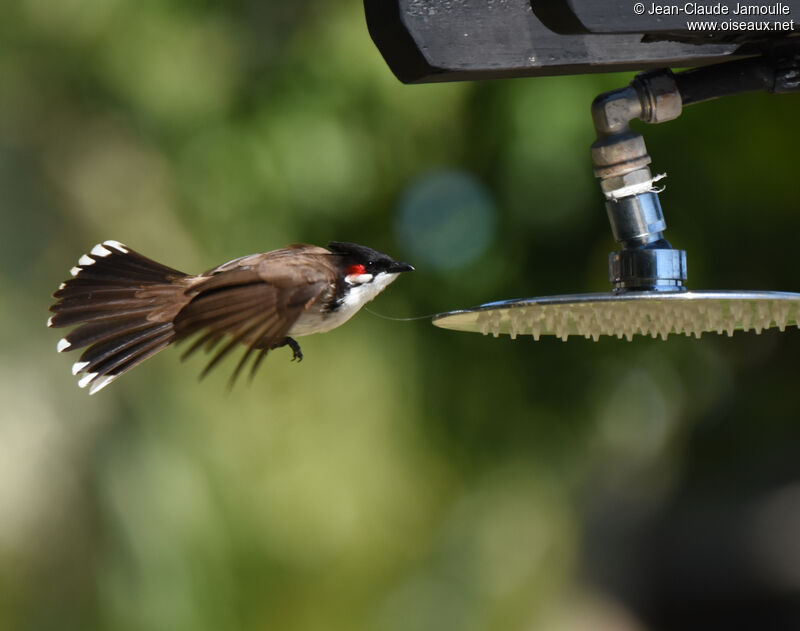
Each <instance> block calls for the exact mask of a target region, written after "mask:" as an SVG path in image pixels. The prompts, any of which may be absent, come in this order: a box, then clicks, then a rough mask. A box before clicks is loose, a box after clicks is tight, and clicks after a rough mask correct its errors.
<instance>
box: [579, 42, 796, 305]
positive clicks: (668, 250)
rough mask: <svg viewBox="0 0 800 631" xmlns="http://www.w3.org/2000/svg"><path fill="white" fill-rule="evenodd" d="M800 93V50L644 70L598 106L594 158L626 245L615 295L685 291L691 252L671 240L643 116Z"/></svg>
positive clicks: (615, 259) (613, 262) (668, 116)
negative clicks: (734, 98) (727, 99)
mask: <svg viewBox="0 0 800 631" xmlns="http://www.w3.org/2000/svg"><path fill="white" fill-rule="evenodd" d="M758 90H767V91H769V92H773V93H778V94H780V93H790V92H798V91H800V47H799V46H797V45H793V46H792V47H790V48H788V49H785V50H784V52H783V53H781V54H774V55H772V56H770V57H769V58H767V57H758V58H754V59H745V60H740V61H734V62H728V63H724V64H718V65H714V66H706V67H703V68H697V69H692V70H687V71H684V72H680V73H676V74H674V73H672V71H670V70H669V69H663V70H655V71H650V72H644V73H641V74H638V75H637V76H636V77H635V78H634V79H633V81H632V82H631V83H630V84H629V85H628V86H627V87H624V88H621V89H618V90H613V91H611V92H607V93H605V94H601V95H600V96H598V97H597V98H596V99H595V100H594V102H593V103H592V119H593V121H594V126H595V130H596V131H597V140H596V141H595V142H594V143H593V144H592V147H591V155H592V162H593V164H594V174H595V176H596V177H597V178H599V179H600V188H601V190H602V191H603V194H604V196H605V198H606V210H607V213H608V218H609V223H610V224H611V232H612V234H613V236H614V239H615V240H616V241H617V242H619V243H620V244H621V245H622V249H621V250H620V251H617V252H612V253H611V254H610V255H609V280H610V281H611V282H612V284H613V285H614V292H615V293H626V292H630V291H683V290H684V289H685V288H684V286H683V283H684V282H685V281H686V278H687V274H686V253H685V251H683V250H676V249H673V248H672V246H671V245H670V244H669V242H668V241H667V240H666V239H665V238H664V235H663V232H664V230H665V229H666V222H665V221H664V215H663V213H662V211H661V206H660V203H659V200H658V190H657V189H656V187H655V182H656V181H658V180H659V179H660V177H663V176H656V177H654V176H653V174H652V172H651V171H650V168H649V166H648V165H649V164H650V156H649V155H648V153H647V147H646V146H645V142H644V138H643V137H642V135H641V134H639V133H637V132H634V131H633V130H632V129H631V128H630V122H631V121H632V120H634V119H639V120H641V121H643V122H645V123H663V122H666V121H670V120H674V119H675V118H677V117H678V116H680V114H681V112H682V110H683V106H685V105H691V104H694V103H700V102H702V101H707V100H710V99H714V98H719V97H722V96H729V95H733V94H739V93H743V92H752V91H758Z"/></svg>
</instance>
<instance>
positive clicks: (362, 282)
mask: <svg viewBox="0 0 800 631" xmlns="http://www.w3.org/2000/svg"><path fill="white" fill-rule="evenodd" d="M328 249H329V250H330V251H331V252H332V253H333V254H335V255H336V256H337V257H338V258H339V264H340V265H341V270H342V274H343V276H344V282H345V283H347V284H348V285H350V286H353V287H355V286H366V285H370V286H371V288H374V289H375V290H376V291H375V294H377V293H378V292H380V291H381V290H383V288H384V287H386V286H387V285H389V283H391V282H392V281H393V280H394V279H395V278H397V275H398V274H400V273H402V272H410V271H413V269H414V268H413V267H412V266H411V265H409V264H408V263H403V262H402V261H395V260H394V259H393V258H392V257H390V256H388V255H386V254H384V253H383V252H378V251H377V250H373V249H372V248H368V247H366V246H364V245H358V244H356V243H347V242H344V241H331V242H330V243H329V244H328Z"/></svg>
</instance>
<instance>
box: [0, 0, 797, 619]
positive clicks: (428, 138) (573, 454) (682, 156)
mask: <svg viewBox="0 0 800 631" xmlns="http://www.w3.org/2000/svg"><path fill="white" fill-rule="evenodd" d="M628 80H629V75H615V76H585V77H563V78H545V79H536V80H513V81H502V82H487V83H472V84H468V83H461V84H442V85H424V86H403V85H401V84H400V83H399V82H397V80H396V79H395V78H394V77H393V76H392V75H391V73H390V71H389V70H388V68H387V67H386V65H385V64H384V62H383V60H382V59H381V57H380V55H379V53H378V52H377V50H376V49H375V47H374V46H373V44H372V42H371V41H370V39H369V36H368V33H367V30H366V26H365V24H364V19H363V13H362V7H361V4H360V3H359V2H358V1H357V0H347V1H345V2H342V1H339V2H334V1H332V0H302V1H297V0H295V1H294V2H255V1H252V0H238V1H235V2H228V3H223V2H214V1H211V0H206V1H199V2H190V1H188V0H184V1H183V2H173V3H162V2H155V1H152V0H138V1H134V0H104V1H100V0H95V1H92V0H62V1H59V2H51V1H48V0H23V1H20V2H14V3H6V4H4V5H3V7H2V19H0V218H1V219H2V230H1V231H0V296H1V297H2V298H1V299H0V325H1V326H0V628H3V629H19V630H23V629H25V630H27V629H30V630H34V629H35V630H38V629H56V628H57V629H60V630H68V629H76V630H77V629H80V630H82V631H87V630H91V629H121V630H126V629H129V630H134V629H164V630H182V629H185V630H192V631H202V630H204V629H209V630H211V629H214V630H218V629H248V630H249V629H304V630H305V629H308V630H317V629H319V630H323V629H325V630H329V629H358V628H368V629H381V630H394V629H521V628H548V629H559V628H563V629H576V628H579V627H578V626H577V625H579V624H582V623H584V622H585V621H586V620H594V621H597V620H599V619H600V618H601V617H603V616H605V617H607V618H608V619H611V620H617V624H618V626H617V627H613V628H620V629H621V628H636V627H634V626H630V627H623V626H619V625H622V624H623V623H622V622H619V620H622V619H623V618H624V619H626V620H627V617H626V616H627V614H624V615H623V614H622V613H620V612H619V611H618V610H617V609H616V607H617V605H613V604H612V603H610V602H609V601H608V600H607V599H605V598H604V597H601V596H600V595H599V594H598V592H597V590H596V588H595V586H594V585H593V582H592V581H591V580H588V579H587V578H586V576H585V573H584V572H583V570H582V567H583V555H582V540H583V537H584V534H585V529H586V523H587V522H586V519H587V515H588V514H596V513H598V512H599V513H601V514H604V513H613V514H615V515H616V518H617V519H618V520H620V521H621V522H623V523H628V522H633V523H636V520H638V519H640V518H641V515H657V514H658V512H659V511H660V510H661V509H662V507H663V506H665V505H666V504H667V503H668V502H669V500H670V498H671V497H673V496H674V495H675V494H677V493H679V492H680V490H681V489H682V488H684V487H685V486H686V484H687V480H688V479H689V478H690V477H691V478H692V479H702V480H704V481H705V482H706V483H707V488H708V489H710V490H709V491H708V493H709V495H710V496H711V497H714V498H719V497H736V495H737V493H738V492H739V489H740V488H741V487H740V485H744V486H747V485H748V484H749V483H751V482H752V481H753V480H754V479H757V478H758V477H759V476H760V475H761V473H760V472H761V471H763V470H764V467H766V466H767V465H766V464H765V463H767V462H770V461H771V460H772V459H774V458H775V457H780V454H786V452H787V450H789V449H788V447H787V445H791V444H792V441H793V440H794V441H796V440H797V438H798V433H799V430H798V429H797V427H796V422H795V420H796V415H797V412H796V410H797V395H796V393H797V377H798V370H797V357H798V351H800V336H798V333H797V331H796V330H795V329H794V328H792V329H790V330H789V331H787V332H786V333H784V334H779V333H777V332H774V331H771V332H768V333H765V334H763V335H761V336H758V337H756V336H754V335H753V334H737V335H736V336H735V337H734V338H733V339H727V338H717V337H715V336H704V337H703V338H702V339H701V340H699V341H698V340H688V339H676V338H674V337H673V338H671V339H670V340H669V342H667V343H662V342H660V341H652V340H641V339H637V340H636V341H635V342H633V343H627V342H620V341H618V340H601V341H600V342H598V343H592V342H586V341H584V340H574V341H573V340H571V341H569V343H567V344H563V343H562V342H560V341H557V340H544V341H542V342H539V343H537V344H534V343H532V342H531V341H530V340H529V339H519V340H516V341H511V340H509V339H507V338H502V339H497V340H495V339H492V338H484V337H482V336H479V335H468V334H458V333H453V332H447V331H442V330H438V329H435V328H433V327H432V326H430V324H429V323H427V322H426V321H424V320H423V321H416V322H390V321H386V320H382V319H378V318H376V317H374V316H372V315H370V314H368V313H362V314H360V315H359V316H358V317H357V318H356V319H355V320H354V321H353V322H352V323H350V324H348V325H347V326H346V327H343V328H342V329H340V330H337V331H335V332H333V333H331V334H328V335H325V336H316V337H311V338H306V339H305V340H304V341H303V350H304V352H305V354H306V360H305V361H304V362H303V363H302V364H301V365H296V364H291V363H290V362H289V361H288V359H289V353H288V351H287V352H282V351H279V352H276V353H274V356H271V357H270V358H268V360H267V361H266V362H265V364H264V367H263V368H262V370H261V372H260V374H259V375H258V376H257V378H256V380H255V381H254V383H253V384H252V385H251V386H249V387H246V386H243V385H242V384H240V385H239V387H237V388H236V389H235V390H234V391H233V392H232V393H228V392H227V391H226V388H225V382H226V379H227V374H226V373H227V372H228V371H229V369H230V368H231V365H230V363H228V364H227V365H226V367H225V368H224V369H223V370H219V371H217V374H212V375H211V376H210V377H209V378H208V379H207V380H204V381H203V382H202V383H200V384H198V382H197V374H198V373H199V371H200V369H201V367H202V365H203V364H202V359H199V360H198V359H194V360H193V361H190V362H189V364H188V365H181V363H180V361H179V353H178V352H176V351H174V350H168V351H166V352H164V353H162V354H161V355H159V356H158V357H156V358H154V359H152V360H150V361H148V362H147V363H146V364H145V365H144V366H142V367H141V368H137V369H136V370H135V371H133V372H132V373H131V374H130V375H126V376H125V378H123V379H121V380H120V381H119V382H117V383H115V384H114V385H113V386H112V387H110V388H108V389H107V390H104V391H103V392H102V393H101V394H99V395H98V396H95V397H92V398H89V397H87V396H86V393H85V392H84V391H80V390H78V388H77V387H76V386H75V383H74V379H72V378H71V377H70V375H69V365H70V360H71V359H72V358H69V357H64V356H59V355H57V354H56V353H55V343H56V340H57V339H58V337H59V335H58V332H53V331H50V330H47V329H46V328H45V327H44V322H45V320H46V318H47V307H48V305H49V303H50V299H49V294H50V293H51V292H52V291H53V290H54V289H55V288H56V287H57V285H58V283H59V282H60V281H62V280H63V279H64V278H65V276H66V275H67V270H68V269H69V267H70V266H71V265H73V264H74V261H75V260H77V258H78V256H79V255H80V254H81V253H83V252H85V251H87V250H88V249H89V248H90V247H91V246H92V245H93V244H94V243H96V242H98V241H102V240H104V239H109V238H113V239H118V240H120V241H123V242H124V243H127V244H129V245H131V246H132V247H134V248H136V249H137V250H139V251H141V252H143V253H145V254H147V255H149V256H151V257H153V258H156V259H158V260H161V261H163V262H164V263H166V264H168V265H171V266H173V267H177V268H179V269H183V270H186V271H192V272H199V271H201V270H204V269H208V268H210V267H212V266H214V265H216V264H218V263H221V262H222V261H225V260H228V259H231V258H234V257H236V256H239V255H242V254H245V253H250V252H258V251H267V250H270V249H274V248H276V247H280V246H283V245H285V244H287V243H290V242H297V241H301V242H308V243H319V244H324V243H325V242H327V241H328V240H331V239H339V240H351V241H356V242H362V243H365V244H369V245H371V246H373V247H375V248H378V249H381V250H384V251H387V252H389V253H391V254H393V255H395V256H397V257H398V258H404V257H405V258H408V253H407V250H405V249H404V245H403V244H402V243H399V242H398V241H396V240H395V238H394V232H393V226H394V213H395V209H396V205H397V202H398V199H399V198H400V197H401V195H402V194H403V191H404V190H405V189H406V187H408V186H409V185H410V183H412V182H413V181H414V180H415V178H418V177H420V176H423V175H424V174H426V173H429V172H431V171H432V170H436V169H453V168H455V169H460V170H463V171H467V172H470V173H473V174H474V175H475V177H477V178H478V179H479V180H480V181H481V182H483V183H484V184H485V185H486V186H487V187H488V190H489V191H490V193H491V195H492V196H493V198H494V202H495V205H496V207H497V208H498V225H499V227H498V233H497V236H496V239H495V240H494V242H493V244H492V246H491V247H490V249H489V250H488V251H487V252H486V253H485V255H484V256H482V257H481V258H480V259H479V260H476V261H474V262H473V263H471V264H470V265H469V266H467V267H463V268H460V269H456V270H449V271H437V270H432V269H425V267H424V266H421V265H420V266H418V271H417V272H415V273H414V274H413V275H409V276H407V277H403V278H402V279H401V280H400V281H398V282H397V283H396V284H395V285H394V286H393V287H392V288H391V290H390V291H388V292H387V293H386V295H384V296H381V298H380V299H379V300H378V301H377V302H376V303H375V309H376V310H377V311H380V312H381V313H384V314H390V315H393V316H413V315H418V314H423V313H432V312H437V311H445V310H449V309H453V308H458V307H466V306H472V305H475V304H478V303H481V302H485V301H488V300H492V299H501V298H512V297H520V296H526V295H530V296H533V295H548V294H552V293H571V292H581V291H604V290H605V289H606V288H607V281H606V278H605V274H606V272H605V257H606V253H607V252H608V251H609V250H610V249H612V247H613V243H612V241H611V237H610V232H609V230H608V226H607V221H606V218H605V213H604V209H603V206H602V202H601V199H600V195H599V189H598V187H597V185H596V182H595V181H594V180H593V178H592V174H591V168H590V163H589V159H588V146H589V144H590V143H591V142H592V140H593V134H592V127H591V121H590V117H589V114H588V107H589V104H590V102H591V100H592V98H593V97H594V96H595V95H596V94H598V93H600V92H602V91H605V90H607V89H611V88H614V87H618V86H620V85H623V84H625V83H627V81H628ZM798 103H800V101H799V100H798V97H797V96H780V97H778V96H769V95H749V96H742V97H737V98H732V99H728V100H725V101H719V102H713V103H709V104H705V105H701V106H697V107H695V108H689V109H688V110H687V111H686V112H685V113H684V115H683V116H682V117H681V119H680V120H678V121H676V122H672V123H669V124H665V125H661V126H656V127H652V128H648V129H647V142H648V147H649V149H650V153H651V155H653V156H654V159H655V161H654V165H655V168H656V170H667V171H669V174H670V177H669V180H668V189H667V191H666V192H665V193H664V195H662V203H663V204H664V208H665V212H666V216H667V219H668V221H669V224H670V229H669V233H668V237H669V239H670V240H671V241H672V243H673V244H675V245H677V246H679V247H683V248H686V249H687V250H688V255H689V265H690V280H691V286H692V287H695V288H743V289H783V290H798V289H800V286H798V280H797V278H798V275H797V269H798V264H797V254H796V252H797V250H796V242H797V237H796V235H797V234H798V230H799V229H800V213H798V188H797V181H798V144H797V143H798V131H800V123H799V122H798V117H797V106H798ZM410 262H412V263H414V262H415V261H413V260H412V261H410ZM795 444H797V443H796V442H795ZM789 452H791V450H789ZM776 454H777V455H778V456H776ZM587 612H588V613H587ZM624 624H634V623H631V622H626V623H624ZM587 628H595V627H592V626H589V627H587Z"/></svg>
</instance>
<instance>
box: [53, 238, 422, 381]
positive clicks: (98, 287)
mask: <svg viewBox="0 0 800 631" xmlns="http://www.w3.org/2000/svg"><path fill="white" fill-rule="evenodd" d="M413 269H414V268H413V267H412V266H411V265H409V264H408V263H404V262H402V261H396V260H394V259H392V258H391V257H390V256H388V255H386V254H383V253H382V252H378V251H377V250H373V249H372V248H369V247H366V246H363V245H358V244H356V243H348V242H345V241H331V242H330V243H329V244H328V247H327V249H326V248H323V247H319V246H315V245H308V244H302V243H298V244H292V245H289V246H287V247H285V248H281V249H278V250H273V251H271V252H264V253H260V254H250V255H248V256H243V257H240V258H237V259H234V260H232V261H228V262H227V263H223V264H222V265H219V266H218V267H215V268H213V269H211V270H209V271H207V272H204V273H203V274H199V275H191V274H185V273H183V272H180V271H178V270H176V269H173V268H171V267H167V266H166V265H162V264H161V263H157V262H156V261H154V260H152V259H149V258H147V257H145V256H143V255H141V254H139V253H138V252H136V251H134V250H133V249H131V248H130V247H128V246H127V245H124V244H123V243H120V242H119V241H114V240H109V241H103V242H102V243H98V244H97V245H95V246H94V247H93V248H92V249H91V251H90V252H89V253H88V254H84V255H83V256H81V257H80V259H79V260H78V264H77V265H76V266H75V267H73V268H72V269H71V270H70V273H71V275H72V278H70V279H68V280H66V281H64V282H63V283H61V285H60V286H59V288H58V289H57V290H56V291H55V292H54V293H53V298H56V299H57V301H56V302H55V303H54V304H53V305H52V306H51V307H50V312H51V313H52V315H51V316H50V318H49V319H48V321H47V326H48V327H53V328H57V327H70V326H73V327H75V328H73V329H72V330H71V331H70V332H69V333H68V334H67V335H66V336H65V337H63V338H61V339H60V340H59V341H58V343H57V345H56V350H57V351H58V352H59V353H62V352H66V351H72V350H75V349H80V348H85V350H84V351H83V353H82V354H81V356H80V358H79V359H78V361H76V362H75V363H74V364H73V366H72V374H73V375H75V376H78V385H79V386H80V387H81V388H86V387H88V388H89V394H95V393H96V392H98V391H100V390H101V389H102V388H104V387H106V386H107V385H108V384H110V383H111V382H113V381H114V380H115V379H117V378H118V377H119V376H121V375H123V374H124V373H126V372H128V371H129V370H130V369H131V368H133V367H134V366H137V365H138V364H140V363H141V362H143V361H144V360H145V359H147V358H149V357H151V356H153V355H155V354H156V353H158V352H159V351H161V350H163V349H164V348H166V347H167V346H169V345H170V344H172V343H174V342H180V341H183V340H186V339H187V338H190V337H192V336H195V335H196V336H197V338H196V339H195V340H194V341H193V343H192V344H191V346H190V347H189V348H188V349H187V350H186V351H185V352H184V353H183V355H182V359H185V358H186V357H188V356H190V355H192V354H193V353H194V352H195V351H197V350H198V349H200V348H204V349H205V351H206V352H211V351H213V350H214V349H217V348H218V350H217V352H216V354H215V355H214V356H213V357H212V358H211V360H210V361H209V362H208V364H207V365H206V367H205V369H204V370H203V371H202V373H201V378H202V377H203V376H205V375H206V374H207V373H208V372H209V371H210V370H211V369H212V368H213V367H214V366H216V365H217V364H218V363H219V362H220V360H222V359H223V358H224V357H225V356H226V355H228V353H230V352H231V351H232V350H233V349H234V348H235V347H237V346H239V345H243V346H244V347H245V352H244V355H243V357H242V358H241V359H240V361H239V363H238V364H237V366H236V368H235V370H234V372H233V375H232V376H231V379H230V385H233V383H234V382H235V381H236V378H237V377H238V376H239V374H240V372H241V371H242V369H243V368H244V367H245V365H246V364H247V362H248V360H249V359H250V358H251V357H252V358H253V361H252V363H251V366H250V378H251V379H252V377H253V375H254V374H255V372H256V370H257V369H258V367H259V365H260V364H261V362H262V360H263V359H264V356H265V355H266V354H267V353H268V352H269V351H271V350H273V349H276V348H280V347H283V346H288V347H289V348H290V349H291V351H292V361H295V360H296V361H298V362H299V361H301V360H302V359H303V353H302V350H301V349H300V345H299V344H298V343H297V341H296V340H295V339H294V338H296V337H300V336H303V335H311V334H313V333H324V332H327V331H330V330H331V329H335V328H336V327H338V326H341V325H342V324H344V323H345V322H347V321H348V320H349V319H350V318H352V317H353V316H354V315H355V314H356V313H357V312H358V310H359V309H361V307H363V306H364V305H365V304H366V303H367V302H369V301H370V300H372V299H373V298H375V297H376V296H377V295H378V294H380V293H381V292H382V291H383V290H384V289H386V287H388V286H389V285H390V284H391V283H392V282H393V281H394V280H396V279H397V277H398V275H399V274H401V273H403V272H409V271H412V270H413Z"/></svg>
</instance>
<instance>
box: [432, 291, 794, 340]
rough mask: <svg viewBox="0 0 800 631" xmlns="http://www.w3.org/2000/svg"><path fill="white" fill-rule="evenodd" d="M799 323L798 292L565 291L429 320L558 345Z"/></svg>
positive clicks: (697, 334) (444, 325) (759, 329)
mask: <svg viewBox="0 0 800 631" xmlns="http://www.w3.org/2000/svg"><path fill="white" fill-rule="evenodd" d="M798 320H800V294H797V293H787V292H777V291H774V292H771V291H680V292H663V291H630V292H625V293H617V294H613V293H608V294H603V293H597V294H568V295H563V296H547V297H542V298H522V299H519V300H504V301H501V302H490V303H488V304H484V305H481V306H479V307H475V308H474V309H462V310H459V311H450V312H448V313H441V314H439V315H437V316H435V317H434V319H433V323H434V324H435V325H436V326H438V327H441V328H443V329H452V330H454V331H472V332H480V333H483V334H484V335H489V334H492V335H494V337H498V336H499V335H500V334H507V335H510V336H511V338H512V339H514V338H516V337H517V336H518V335H532V336H533V339H534V340H538V339H539V337H540V336H542V335H554V336H556V337H558V338H560V339H562V340H564V341H566V340H567V338H568V337H569V336H570V335H579V336H582V337H585V338H587V339H593V340H595V341H597V340H598V339H599V337H600V336H601V335H613V336H616V337H618V338H620V339H622V338H623V337H624V338H626V339H627V340H629V341H630V340H632V339H633V336H634V335H649V336H651V337H654V338H655V337H660V338H661V339H664V340H666V339H667V336H668V335H670V334H671V333H676V334H681V333H682V334H684V335H694V336H695V337H698V338H699V337H700V336H701V335H702V334H703V333H705V332H716V333H720V334H721V333H727V334H728V335H729V336H731V335H733V332H734V331H735V330H742V331H750V330H752V331H755V332H756V333H761V332H762V331H763V330H765V329H769V328H771V327H777V328H778V329H779V330H781V331H783V330H784V329H785V328H786V327H787V326H789V325H797V324H798Z"/></svg>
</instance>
